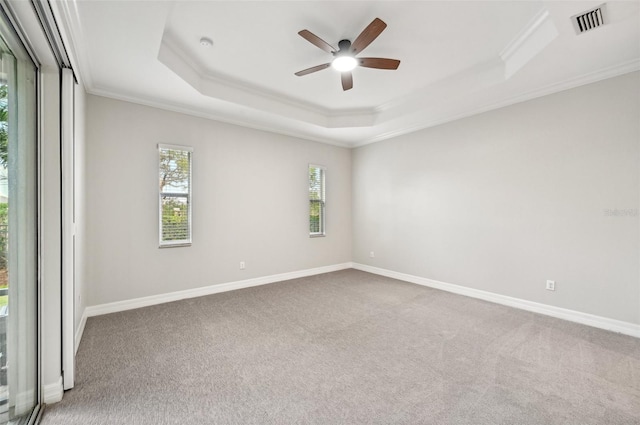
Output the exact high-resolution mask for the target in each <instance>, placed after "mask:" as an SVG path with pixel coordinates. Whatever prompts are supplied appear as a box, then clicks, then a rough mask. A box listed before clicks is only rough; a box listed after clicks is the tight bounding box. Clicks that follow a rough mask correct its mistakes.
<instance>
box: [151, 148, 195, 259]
mask: <svg viewBox="0 0 640 425" xmlns="http://www.w3.org/2000/svg"><path fill="white" fill-rule="evenodd" d="M162 150H174V151H182V152H188V156H189V177H188V189H187V193H186V194H185V193H177V192H163V191H162V188H161V187H160V186H158V247H159V248H177V247H185V246H191V244H192V243H193V242H192V240H193V148H192V147H191V146H181V145H170V144H164V143H158V148H157V168H156V170H157V174H156V177H159V176H160V153H161V151H162ZM163 196H173V197H185V198H186V199H187V205H188V208H187V224H188V226H187V228H188V236H187V238H186V239H180V240H173V241H164V240H162V235H163V232H162V230H163V227H162V197H163Z"/></svg>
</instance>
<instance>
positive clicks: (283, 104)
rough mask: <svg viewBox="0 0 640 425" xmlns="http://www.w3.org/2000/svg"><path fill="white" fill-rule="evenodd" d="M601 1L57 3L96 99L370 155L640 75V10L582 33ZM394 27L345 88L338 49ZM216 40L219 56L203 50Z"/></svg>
mask: <svg viewBox="0 0 640 425" xmlns="http://www.w3.org/2000/svg"><path fill="white" fill-rule="evenodd" d="M599 4H601V3H600V2H598V1H596V2H593V1H563V2H560V1H488V2H485V1H467V2H457V1H345V2H342V1H315V2H311V1H278V2H276V1H154V0H146V1H115V0H111V1H92V0H76V1H64V2H56V3H55V4H54V8H55V11H56V14H57V15H58V19H59V21H60V23H61V24H62V25H61V27H62V30H63V33H65V34H63V35H64V36H65V38H67V39H69V40H70V44H71V52H70V53H71V56H72V61H73V62H74V67H75V68H77V69H78V70H79V73H80V76H81V78H82V80H83V82H84V84H85V87H86V89H87V91H88V92H89V93H93V94H98V95H103V96H109V97H113V98H118V99H124V100H130V101H133V102H138V103H142V104H148V105H153V106H159V107H162V108H166V109H171V110H176V111H181V112H185V113H189V114H193V115H197V116H204V117H209V118H214V119H218V120H221V121H227V122H232V123H236V124H240V125H244V126H248V127H254V128H261V129H265V130H269V131H274V132H278V133H283V134H290V135H294V136H298V137H302V138H306V139H311V140H318V141H322V142H327V143H332V144H338V145H343V146H359V145H362V144H366V143H371V142H375V141H378V140H383V139H385V138H389V137H393V136H396V135H399V134H403V133H407V132H411V131H415V130H418V129H421V128H425V127H429V126H432V125H436V124H439V123H442V122H446V121H450V120H453V119H457V118H460V117H463V116H468V115H472V114H475V113H479V112H482V111H486V110H490V109H494V108H497V107H501V106H505V105H509V104H512V103H515V102H520V101H523V100H526V99H530V98H534V97H537V96H541V95H545V94H549V93H553V92H556V91H559V90H564V89H567V88H571V87H575V86H578V85H581V84H586V83H590V82H593V81H597V80H600V79H603V78H608V77H612V76H615V75H620V74H623V73H626V72H630V71H634V70H638V69H640V2H639V1H610V2H607V6H606V7H607V10H606V12H607V15H608V16H607V18H608V22H607V24H606V25H605V26H603V27H601V28H597V29H595V30H592V31H590V32H587V33H584V34H580V35H576V33H575V31H574V28H573V26H572V23H571V21H570V18H571V16H572V15H575V14H578V13H581V12H584V11H586V10H588V9H590V8H592V7H595V6H597V5H599ZM376 17H378V18H380V19H382V20H383V21H385V22H386V23H387V25H388V27H387V28H386V30H385V31H384V32H383V33H382V34H381V35H380V36H379V37H378V38H377V39H376V40H375V41H374V42H373V43H372V44H371V45H370V46H369V47H368V48H367V49H366V50H365V52H363V53H362V54H361V55H360V56H362V57H388V58H393V59H400V60H401V61H402V62H401V64H400V67H399V69H398V70H397V71H387V70H376V69H368V68H357V69H355V70H354V71H353V79H354V88H353V89H352V90H349V91H346V92H345V91H343V90H342V87H341V85H340V74H339V73H338V72H337V71H334V70H333V69H331V68H329V69H326V70H323V71H319V72H317V73H314V74H309V75H307V76H303V77H297V76H295V75H294V72H296V71H300V70H302V69H305V68H309V67H311V66H314V65H319V64H322V63H326V62H329V61H330V59H331V55H330V54H329V53H326V52H324V51H323V50H320V49H319V48H317V47H315V46H314V45H312V44H310V43H309V42H307V41H306V40H304V39H303V38H302V37H300V36H299V35H298V34H297V33H298V31H300V30H302V29H308V30H310V31H311V32H313V33H314V34H316V35H318V36H319V37H321V38H322V39H324V40H325V41H327V42H328V43H330V44H333V45H337V43H338V41H339V40H341V39H344V38H346V39H350V40H352V41H353V39H354V38H355V37H356V36H357V35H358V34H359V33H360V31H362V30H363V29H364V28H365V27H366V26H367V25H368V24H369V23H370V22H371V21H372V20H373V19H374V18H376ZM202 37H208V38H210V39H211V40H213V46H211V47H209V48H207V47H204V46H201V45H200V43H199V40H200V39H201V38H202Z"/></svg>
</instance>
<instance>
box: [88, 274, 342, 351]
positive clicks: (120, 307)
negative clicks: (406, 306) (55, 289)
mask: <svg viewBox="0 0 640 425" xmlns="http://www.w3.org/2000/svg"><path fill="white" fill-rule="evenodd" d="M351 267H352V263H342V264H334V265H331V266H325V267H317V268H314V269H306V270H299V271H295V272H289V273H281V274H274V275H271V276H263V277H256V278H253V279H247V280H239V281H236V282H227V283H220V284H217V285H211V286H204V287H201V288H194V289H186V290H184V291H176V292H170V293H168V294H159V295H152V296H149V297H142V298H134V299H131V300H125V301H116V302H112V303H106V304H99V305H93V306H89V307H87V308H86V309H85V314H84V316H86V317H93V316H99V315H102V314H109V313H116V312H119V311H125V310H133V309H135V308H140V307H147V306H150V305H156V304H163V303H168V302H171V301H178V300H183V299H187V298H196V297H202V296H205V295H211V294H217V293H220V292H227V291H234V290H236V289H242V288H249V287H252V286H260V285H266V284H268V283H274V282H280V281H283V280H290V279H297V278H300V277H306V276H313V275H317V274H322V273H329V272H335V271H338V270H345V269H350V268H351ZM79 342H80V338H78V337H77V336H76V344H79Z"/></svg>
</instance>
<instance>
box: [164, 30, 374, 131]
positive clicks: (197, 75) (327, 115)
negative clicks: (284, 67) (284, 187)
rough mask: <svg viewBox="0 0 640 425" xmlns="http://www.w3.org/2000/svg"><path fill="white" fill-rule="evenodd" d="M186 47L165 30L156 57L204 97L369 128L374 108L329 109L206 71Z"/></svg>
mask: <svg viewBox="0 0 640 425" xmlns="http://www.w3.org/2000/svg"><path fill="white" fill-rule="evenodd" d="M187 51H188V49H186V48H184V46H181V45H180V42H179V41H178V40H177V39H176V38H175V37H174V36H173V35H172V34H171V32H170V31H168V30H166V31H165V32H164V33H163V35H162V41H161V43H160V49H159V51H158V60H159V61H160V62H161V63H163V64H164V65H165V66H166V67H167V68H169V69H170V70H171V71H172V72H173V73H175V74H176V75H177V76H178V77H180V78H181V79H182V80H183V81H185V82H186V83H187V84H189V85H190V86H192V87H193V88H194V89H196V90H197V91H198V92H199V93H201V94H202V95H204V96H207V97H212V98H217V99H222V100H225V101H228V102H232V103H234V104H237V105H241V106H245V107H249V108H253V109H259V110H263V111H269V112H270V113H272V114H277V115H281V116H284V117H286V118H291V119H296V120H299V121H304V122H308V123H309V124H313V125H317V126H320V127H325V128H354V127H371V126H373V124H374V122H375V119H376V115H377V114H376V111H375V109H374V108H368V109H347V110H330V109H327V108H323V107H319V106H317V105H313V104H312V103H309V102H305V101H301V100H298V99H294V98H291V97H289V96H284V95H281V94H279V93H277V92H275V91H272V90H268V89H265V88H263V87H260V86H258V85H255V84H251V83H249V82H246V81H242V80H239V79H237V78H234V77H231V76H228V75H224V74H221V73H216V72H212V71H209V70H206V69H205V67H204V66H202V64H200V63H199V62H198V61H197V59H195V58H193V57H190V56H189V55H188V53H187Z"/></svg>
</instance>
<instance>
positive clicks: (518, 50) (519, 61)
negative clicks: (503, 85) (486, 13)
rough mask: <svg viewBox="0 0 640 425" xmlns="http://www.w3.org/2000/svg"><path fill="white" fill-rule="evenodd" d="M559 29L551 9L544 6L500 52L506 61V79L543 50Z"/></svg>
mask: <svg viewBox="0 0 640 425" xmlns="http://www.w3.org/2000/svg"><path fill="white" fill-rule="evenodd" d="M558 34H559V33H558V29H557V28H556V26H555V25H554V23H553V21H552V20H551V17H550V14H549V11H548V10H547V9H546V8H543V9H541V10H540V12H538V14H537V15H536V16H534V17H533V18H532V19H531V20H530V21H529V23H528V24H527V25H525V27H524V28H523V29H522V30H521V31H520V32H519V33H518V35H516V37H515V38H514V39H513V40H511V42H509V44H507V46H506V47H505V48H504V49H503V50H502V52H500V55H499V56H500V58H501V59H502V61H503V62H504V65H505V67H504V74H505V75H504V76H505V79H507V80H508V79H509V78H511V77H512V76H513V75H514V74H515V73H516V72H518V71H519V70H520V69H521V68H522V67H523V66H525V65H526V64H527V63H528V62H529V61H530V60H531V59H533V58H534V57H536V56H537V55H538V54H539V53H540V52H542V51H543V50H544V49H545V48H546V47H547V46H548V45H549V44H550V43H551V42H552V41H553V40H555V38H556V37H558Z"/></svg>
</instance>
